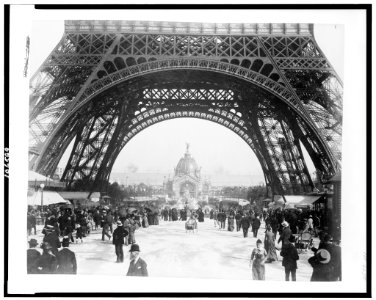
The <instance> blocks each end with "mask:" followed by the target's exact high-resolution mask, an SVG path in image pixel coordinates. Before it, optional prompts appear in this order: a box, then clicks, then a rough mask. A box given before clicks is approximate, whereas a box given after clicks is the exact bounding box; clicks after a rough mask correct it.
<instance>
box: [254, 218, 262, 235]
mask: <svg viewBox="0 0 376 300" xmlns="http://www.w3.org/2000/svg"><path fill="white" fill-rule="evenodd" d="M260 226H261V221H260V219H259V217H258V216H256V217H255V218H254V219H253V221H252V232H253V237H257V232H258V230H259V228H260Z"/></svg>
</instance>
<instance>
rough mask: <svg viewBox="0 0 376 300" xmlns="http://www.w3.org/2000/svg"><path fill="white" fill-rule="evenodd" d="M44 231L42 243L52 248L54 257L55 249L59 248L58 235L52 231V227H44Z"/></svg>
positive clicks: (56, 251)
mask: <svg viewBox="0 0 376 300" xmlns="http://www.w3.org/2000/svg"><path fill="white" fill-rule="evenodd" d="M45 231H46V235H45V237H44V238H43V242H44V243H49V244H50V246H51V247H52V253H53V254H54V255H55V256H56V254H57V253H58V250H57V249H58V248H60V247H61V243H60V240H59V235H58V234H57V232H56V231H55V230H54V226H53V225H47V226H46V227H45Z"/></svg>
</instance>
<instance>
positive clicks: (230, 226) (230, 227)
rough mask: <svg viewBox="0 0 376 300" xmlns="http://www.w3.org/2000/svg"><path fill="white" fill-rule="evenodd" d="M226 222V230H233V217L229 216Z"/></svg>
mask: <svg viewBox="0 0 376 300" xmlns="http://www.w3.org/2000/svg"><path fill="white" fill-rule="evenodd" d="M227 223H228V231H233V230H234V219H231V218H229V219H228V222H227Z"/></svg>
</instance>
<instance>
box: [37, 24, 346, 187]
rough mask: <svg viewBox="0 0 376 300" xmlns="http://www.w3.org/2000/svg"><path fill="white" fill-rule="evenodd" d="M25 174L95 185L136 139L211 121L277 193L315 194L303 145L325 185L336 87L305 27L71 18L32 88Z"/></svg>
mask: <svg viewBox="0 0 376 300" xmlns="http://www.w3.org/2000/svg"><path fill="white" fill-rule="evenodd" d="M30 87H31V94H30V166H31V168H33V169H35V170H36V171H38V172H40V173H42V174H46V175H53V173H54V171H55V169H56V167H57V165H58V163H59V161H60V159H61V157H62V155H63V153H64V152H65V150H66V148H67V147H68V145H69V144H70V143H71V142H72V141H74V144H73V149H72V152H71V155H70V157H69V160H68V163H67V165H66V168H65V171H64V174H63V178H62V180H65V181H67V183H68V185H70V184H72V182H73V181H74V180H76V179H86V180H91V181H92V182H95V183H97V184H99V183H100V182H102V181H103V180H106V179H108V178H109V175H110V172H111V168H112V166H113V164H114V162H115V160H116V157H117V155H118V154H119V153H120V151H121V149H122V148H123V147H124V146H125V144H126V143H127V142H128V141H129V140H130V139H131V138H132V137H133V136H135V135H136V134H137V133H138V132H140V131H142V130H143V129H144V128H146V127H148V126H151V125H152V124H155V123H157V122H161V121H164V120H167V119H172V118H179V117H193V118H201V119H206V120H210V121H213V122H216V123H219V124H221V125H223V126H226V127H227V128H229V129H231V130H233V131H234V132H235V133H236V134H238V135H239V136H240V137H241V138H242V139H244V140H245V142H246V143H247V144H248V145H249V146H250V147H251V148H252V150H253V151H254V153H255V154H256V156H257V158H258V159H259V161H260V164H261V167H262V169H263V171H264V174H265V180H266V183H267V184H268V185H270V186H271V187H272V189H273V191H275V192H277V193H287V194H298V193H304V192H309V191H311V190H312V188H313V183H312V179H311V177H310V174H309V172H308V169H307V167H306V163H305V161H304V157H303V154H302V149H301V145H304V147H305V148H306V149H307V151H308V153H309V155H310V157H311V158H312V161H313V163H314V165H315V167H316V169H317V170H318V171H319V172H320V173H321V174H324V176H331V175H333V174H335V173H336V172H337V171H338V170H340V161H341V134H342V83H341V81H340V80H339V78H338V76H337V75H336V73H335V71H334V70H333V68H332V66H331V65H330V63H329V61H328V60H327V59H326V58H325V56H324V54H323V53H322V51H321V50H320V48H319V47H318V45H317V43H316V41H315V39H314V37H313V34H312V25H307V24H196V23H189V24H188V23H187V24H185V23H165V22H162V23H158V22H157V23H155V22H130V21H66V23H65V34H64V36H63V37H62V39H61V41H60V43H59V44H58V45H57V46H56V48H55V49H54V51H53V52H52V53H51V54H50V55H49V57H48V58H47V59H46V60H45V62H44V63H43V64H42V66H41V67H40V69H39V70H38V72H37V73H36V74H35V75H34V76H33V78H32V80H31V85H30Z"/></svg>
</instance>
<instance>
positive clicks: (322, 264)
mask: <svg viewBox="0 0 376 300" xmlns="http://www.w3.org/2000/svg"><path fill="white" fill-rule="evenodd" d="M308 262H309V264H310V265H311V266H312V268H313V272H312V276H311V281H331V274H332V272H333V265H332V264H331V263H330V262H331V255H330V252H329V251H328V250H326V249H319V250H317V252H316V253H315V255H314V256H312V257H311V258H309V259H308Z"/></svg>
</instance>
